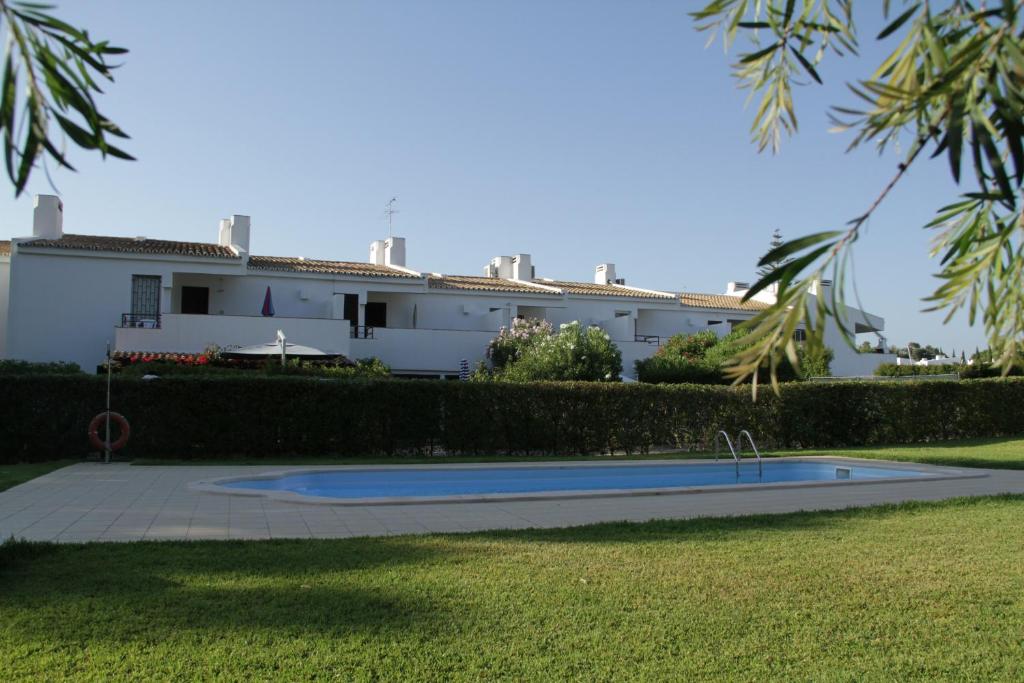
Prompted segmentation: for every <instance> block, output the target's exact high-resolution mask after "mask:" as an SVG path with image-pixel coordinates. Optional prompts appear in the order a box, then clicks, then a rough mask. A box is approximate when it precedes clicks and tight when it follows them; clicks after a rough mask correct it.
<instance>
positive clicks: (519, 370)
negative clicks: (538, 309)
mask: <svg viewBox="0 0 1024 683" xmlns="http://www.w3.org/2000/svg"><path fill="white" fill-rule="evenodd" d="M487 352H488V357H489V358H490V359H491V363H492V365H493V372H492V373H489V374H481V373H480V372H477V373H476V374H475V375H474V378H476V379H497V380H502V381H506V382H535V381H583V382H587V381H589V382H617V381H619V376H620V375H621V373H622V353H621V352H620V351H619V349H618V347H616V346H615V344H613V343H612V341H611V339H610V338H609V337H608V334H607V333H606V332H605V331H604V330H602V329H600V328H598V327H584V326H583V325H581V324H580V323H578V322H571V323H566V324H564V325H562V326H561V327H560V328H559V330H558V333H557V334H554V333H553V330H552V327H551V324H550V323H548V322H546V321H538V320H525V321H518V320H517V321H516V322H515V323H514V324H513V326H512V329H511V330H505V329H502V330H501V331H500V332H499V333H498V336H497V337H495V338H494V339H493V340H492V341H491V343H490V345H489V346H488V349H487Z"/></svg>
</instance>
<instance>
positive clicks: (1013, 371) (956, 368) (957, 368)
mask: <svg viewBox="0 0 1024 683" xmlns="http://www.w3.org/2000/svg"><path fill="white" fill-rule="evenodd" d="M951 373H956V374H958V375H960V379H981V378H984V377H1001V376H1002V369H1001V368H1000V367H999V366H996V365H991V364H989V363H977V362H976V363H974V364H972V365H966V364H960V363H957V364H956V365H896V364H895V363H884V364H882V365H879V366H878V367H877V368H875V374H876V375H878V376H880V377H916V376H919V375H948V374H951ZM1021 375H1024V366H1021V365H1013V366H1011V367H1010V373H1009V376H1010V377H1020V376H1021Z"/></svg>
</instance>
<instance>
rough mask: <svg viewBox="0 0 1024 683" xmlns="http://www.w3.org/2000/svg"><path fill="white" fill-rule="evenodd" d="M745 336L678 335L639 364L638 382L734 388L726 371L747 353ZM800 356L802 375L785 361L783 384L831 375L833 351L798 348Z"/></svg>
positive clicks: (764, 376)
mask: <svg viewBox="0 0 1024 683" xmlns="http://www.w3.org/2000/svg"><path fill="white" fill-rule="evenodd" d="M744 336H746V332H743V331H741V330H737V331H735V332H731V333H729V334H727V335H725V336H724V337H722V338H719V337H718V335H716V334H715V333H714V332H713V331H711V330H704V331H702V332H698V333H696V334H690V335H687V334H677V335H674V336H672V337H670V338H669V340H668V342H667V343H666V344H665V345H664V346H662V347H661V348H659V349H658V350H657V352H656V353H655V354H654V355H653V356H651V357H650V358H644V359H641V360H638V361H636V373H637V379H639V380H640V381H641V382H648V383H653V384H662V383H669V384H677V383H683V382H694V383H699V384H731V383H732V380H730V379H729V378H728V377H727V376H726V373H725V370H724V368H725V366H726V364H727V363H728V361H729V360H730V359H731V358H733V357H734V356H735V355H736V354H738V353H739V352H740V351H742V350H743V349H744V344H742V343H741V340H742V339H743V338H744ZM797 356H798V358H799V361H800V372H799V373H797V372H796V370H794V368H793V366H792V365H791V364H790V363H789V361H788V360H783V362H782V365H781V366H780V367H779V372H778V378H779V380H780V381H783V382H787V381H792V380H795V379H807V378H808V377H821V376H827V375H830V374H831V371H830V370H829V366H830V365H831V363H832V357H833V353H832V350H831V349H829V348H821V349H819V350H813V349H811V348H809V347H807V345H806V344H800V345H798V346H797ZM759 380H760V381H762V382H768V381H769V373H768V371H767V369H766V370H764V371H763V372H762V374H761V376H760V377H759Z"/></svg>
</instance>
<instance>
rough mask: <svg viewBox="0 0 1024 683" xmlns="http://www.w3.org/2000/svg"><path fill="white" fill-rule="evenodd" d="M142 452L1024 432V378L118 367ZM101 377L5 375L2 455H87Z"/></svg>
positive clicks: (639, 448)
mask: <svg viewBox="0 0 1024 683" xmlns="http://www.w3.org/2000/svg"><path fill="white" fill-rule="evenodd" d="M113 395H114V399H113V406H114V409H115V410H117V411H118V412H121V413H123V414H124V415H125V416H126V417H127V418H128V420H129V422H130V423H131V425H132V438H131V441H130V442H129V444H128V447H127V448H126V449H125V451H124V454H125V455H127V456H130V457H148V458H195V459H202V458H225V457H247V458H252V457H261V456H274V457H281V456H289V455H306V456H311V455H316V456H322V455H338V456H356V455H402V454H439V453H449V454H480V455H486V454H492V455H493V454H543V455H570V454H578V453H592V452H599V451H608V450H609V449H614V450H624V451H627V452H644V451H646V450H647V449H649V448H651V447H655V446H671V447H677V448H681V449H700V448H704V447H706V446H707V444H709V443H710V441H711V439H712V438H713V436H714V433H715V431H716V430H717V429H726V430H728V431H729V432H730V433H735V432H736V431H737V430H739V429H749V430H750V431H751V432H752V433H753V434H754V436H755V438H756V439H757V440H758V444H759V445H760V446H763V447H764V448H778V447H794V448H822V447H840V446H858V445H872V444H886V443H913V442H924V441H937V440H944V439H956V438H967V437H979V436H1002V435H1013V434H1020V433H1022V432H1024V380H1020V379H1007V380H972V381H963V382H921V383H918V382H906V383H899V384H879V383H868V382H846V383H836V384H803V383H794V384H787V385H783V388H782V394H781V396H778V397H777V396H774V395H772V394H771V392H770V391H768V390H767V389H765V390H763V392H762V395H761V396H760V398H759V399H758V400H757V402H756V403H755V402H752V401H751V399H750V391H749V388H738V387H721V386H713V385H658V386H655V385H642V384H630V385H627V384H602V383H529V384H514V383H491V382H484V383H476V382H444V381H424V380H389V381H337V380H317V379H308V378H293V377H282V378H267V377H260V378H226V377H225V378H220V377H211V378H206V377H170V378H165V379H160V380H157V381H153V382H145V381H139V380H131V379H115V380H114V386H113ZM103 404H104V378H102V377H90V376H37V377H7V378H3V380H2V381H0V414H2V415H3V421H2V423H0V446H2V450H0V463H10V462H25V461H43V460H51V459H57V458H68V457H76V456H81V455H85V454H86V452H87V451H88V450H89V446H88V441H87V439H86V434H85V432H86V425H87V424H88V422H89V420H90V418H91V417H92V416H93V415H95V414H96V413H97V412H99V411H100V410H102V406H103Z"/></svg>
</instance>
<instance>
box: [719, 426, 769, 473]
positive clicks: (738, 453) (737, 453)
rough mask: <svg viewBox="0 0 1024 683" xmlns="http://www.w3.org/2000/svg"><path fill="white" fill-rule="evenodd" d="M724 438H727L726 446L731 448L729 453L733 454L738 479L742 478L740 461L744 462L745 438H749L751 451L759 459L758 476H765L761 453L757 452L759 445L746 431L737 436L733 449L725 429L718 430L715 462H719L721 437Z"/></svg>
mask: <svg viewBox="0 0 1024 683" xmlns="http://www.w3.org/2000/svg"><path fill="white" fill-rule="evenodd" d="M722 436H724V437H725V445H726V446H728V447H729V452H730V453H732V459H733V460H734V461H735V462H736V476H737V477H739V476H740V461H741V460H742V455H743V437H744V436H745V437H747V442H748V443H750V448H751V450H753V451H754V457H755V458H757V476H758V477H762V476H764V465H763V464H762V462H761V453H760V451H758V450H757V444H755V443H754V437H752V436H751V435H750V432H749V431H747V430H746V429H743V430H741V431H740V433H739V434H738V435H737V437H736V447H735V448H734V447H733V443H732V439H730V438H729V435H728V434H727V433H726V431H725V430H724V429H720V430H718V433H717V434H715V461H717V460H718V450H719V448H718V447H719V437H722Z"/></svg>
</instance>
